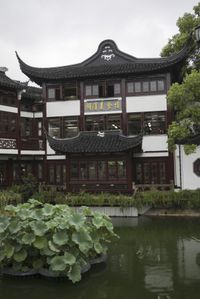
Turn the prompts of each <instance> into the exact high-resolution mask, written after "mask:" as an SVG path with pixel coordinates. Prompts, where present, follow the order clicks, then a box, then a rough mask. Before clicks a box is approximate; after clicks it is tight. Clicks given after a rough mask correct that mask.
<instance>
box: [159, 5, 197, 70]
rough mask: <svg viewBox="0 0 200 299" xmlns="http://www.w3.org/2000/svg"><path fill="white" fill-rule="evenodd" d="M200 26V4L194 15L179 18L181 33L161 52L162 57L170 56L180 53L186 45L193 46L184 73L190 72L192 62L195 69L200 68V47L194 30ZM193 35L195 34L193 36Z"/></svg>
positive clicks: (187, 14) (178, 25)
mask: <svg viewBox="0 0 200 299" xmlns="http://www.w3.org/2000/svg"><path fill="white" fill-rule="evenodd" d="M199 24H200V3H198V4H197V5H196V6H194V7H193V13H185V14H184V15H183V16H182V17H180V18H178V20H177V22H176V25H177V27H178V30H179V32H178V33H177V34H175V35H173V36H172V38H170V39H169V41H168V43H167V45H165V46H164V47H163V49H162V51H161V56H162V57H165V56H170V55H171V54H173V53H177V52H179V51H180V50H181V49H182V48H183V47H184V46H185V44H186V43H187V42H188V43H189V44H190V46H191V52H190V55H189V57H188V60H187V63H186V68H185V69H184V71H186V72H187V71H188V69H189V70H190V66H191V61H192V62H193V63H194V65H195V67H198V66H200V64H199V62H198V59H197V56H198V57H199V58H200V56H199V54H198V47H197V44H196V42H195V37H194V29H195V27H197V26H198V25H199ZM191 33H193V34H192V35H191ZM196 64H197V65H196Z"/></svg>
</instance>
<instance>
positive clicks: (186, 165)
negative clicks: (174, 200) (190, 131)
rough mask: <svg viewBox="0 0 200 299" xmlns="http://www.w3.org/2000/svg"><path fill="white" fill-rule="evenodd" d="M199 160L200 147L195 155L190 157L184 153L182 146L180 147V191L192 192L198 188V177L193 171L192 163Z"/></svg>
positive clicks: (199, 183)
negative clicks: (188, 190)
mask: <svg viewBox="0 0 200 299" xmlns="http://www.w3.org/2000/svg"><path fill="white" fill-rule="evenodd" d="M199 158H200V146H199V147H198V148H197V151H196V153H194V154H191V155H186V154H185V153H184V150H183V146H181V161H182V163H181V166H182V167H181V173H182V189H191V190H194V189H197V188H200V177H199V176H197V175H196V174H195V173H194V171H193V163H194V162H195V161H196V160H197V159H199ZM177 172H178V169H177ZM177 174H178V173H177Z"/></svg>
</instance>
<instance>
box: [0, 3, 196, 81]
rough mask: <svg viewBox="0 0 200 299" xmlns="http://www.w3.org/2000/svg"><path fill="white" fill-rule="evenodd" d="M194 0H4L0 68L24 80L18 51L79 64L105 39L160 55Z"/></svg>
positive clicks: (39, 62)
mask: <svg viewBox="0 0 200 299" xmlns="http://www.w3.org/2000/svg"><path fill="white" fill-rule="evenodd" d="M197 4H198V1H194V0H0V12H1V15H0V66H6V67H7V68H8V69H9V71H8V72H7V75H8V76H9V77H10V78H12V79H15V80H21V81H25V80H27V77H26V76H25V75H23V74H22V73H21V71H20V69H19V65H18V62H17V59H16V56H15V51H17V52H18V54H19V56H20V57H21V58H22V60H24V62H26V63H27V64H29V65H32V66H36V67H51V66H52V67H53V66H63V65H68V64H74V63H79V62H81V61H83V60H85V59H87V58H88V57H89V56H91V55H92V54H94V52H95V51H96V50H97V48H98V45H99V43H100V42H101V41H103V40H104V39H113V40H114V41H115V42H116V44H117V46H118V48H119V49H120V50H121V51H123V52H126V53H128V54H131V55H133V56H136V57H138V58H142V57H158V56H159V55H160V51H161V49H162V47H163V46H164V45H165V44H166V43H167V41H168V39H169V38H170V37H172V35H173V34H175V33H177V32H178V28H177V27H176V21H177V19H178V17H180V16H183V14H184V13H185V12H192V9H193V6H194V5H197Z"/></svg>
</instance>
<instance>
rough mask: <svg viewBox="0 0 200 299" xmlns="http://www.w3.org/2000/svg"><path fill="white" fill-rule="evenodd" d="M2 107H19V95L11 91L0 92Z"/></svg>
mask: <svg viewBox="0 0 200 299" xmlns="http://www.w3.org/2000/svg"><path fill="white" fill-rule="evenodd" d="M0 105H6V106H11V107H16V106H17V95H16V94H15V93H14V92H11V91H0Z"/></svg>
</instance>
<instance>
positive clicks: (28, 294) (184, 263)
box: [0, 217, 200, 299]
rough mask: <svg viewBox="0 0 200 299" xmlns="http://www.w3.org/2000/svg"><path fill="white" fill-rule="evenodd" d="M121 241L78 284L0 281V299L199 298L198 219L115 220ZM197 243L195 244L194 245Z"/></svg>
mask: <svg viewBox="0 0 200 299" xmlns="http://www.w3.org/2000/svg"><path fill="white" fill-rule="evenodd" d="M113 222H114V225H115V231H116V232H117V233H118V234H119V236H120V239H119V240H116V241H115V242H113V243H112V244H111V245H110V247H109V252H108V259H107V262H106V264H104V265H103V264H101V265H96V266H94V267H93V268H92V270H90V271H89V272H88V273H86V274H84V275H83V279H82V281H81V282H79V283H77V284H72V283H71V282H70V281H67V280H53V279H45V278H39V277H32V278H22V279H21V278H20V279H19V278H15V279H13V278H8V277H0V299H27V298H28V299H36V298H37V299H57V298H58V299H68V298H69V299H122V298H123V299H129V298H136V299H147V298H148V299H150V298H152V299H172V298H174V299H188V298H189V299H196V298H198V299H199V298H200V219H198V218H195V219H194V218H184V219H183V218H167V217H166V218H148V217H140V218H132V219H131V218H129V219H128V218H126V219H114V220H113ZM198 239H199V240H198Z"/></svg>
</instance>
